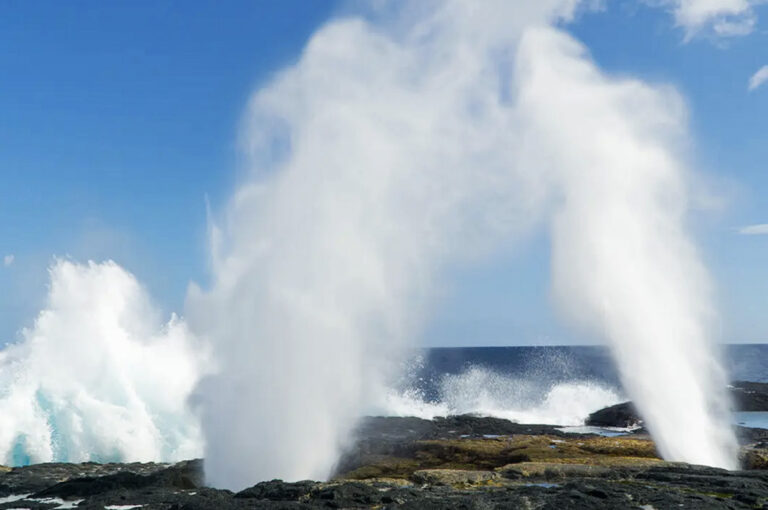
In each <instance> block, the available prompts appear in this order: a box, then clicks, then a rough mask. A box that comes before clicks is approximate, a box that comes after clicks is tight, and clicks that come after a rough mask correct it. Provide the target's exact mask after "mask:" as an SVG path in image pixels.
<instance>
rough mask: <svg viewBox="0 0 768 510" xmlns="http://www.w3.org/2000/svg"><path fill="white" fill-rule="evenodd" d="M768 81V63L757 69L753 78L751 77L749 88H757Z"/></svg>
mask: <svg viewBox="0 0 768 510" xmlns="http://www.w3.org/2000/svg"><path fill="white" fill-rule="evenodd" d="M766 81H768V65H766V66H763V67H761V68H760V69H758V70H757V72H756V73H755V74H753V75H752V78H750V79H749V87H748V88H749V90H750V91H751V90H755V89H756V88H757V87H759V86H760V85H762V84H763V83H765V82H766Z"/></svg>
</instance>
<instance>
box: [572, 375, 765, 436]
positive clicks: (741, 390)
mask: <svg viewBox="0 0 768 510" xmlns="http://www.w3.org/2000/svg"><path fill="white" fill-rule="evenodd" d="M728 391H729V393H730V395H731V401H732V402H733V408H734V410H735V411H764V412H765V411H768V383H759V382H748V381H734V382H733V383H731V385H730V386H729V387H728ZM585 424H586V425H590V426H593V427H621V428H631V427H638V426H642V424H643V419H642V418H641V417H640V414H639V413H638V412H637V409H635V406H634V405H633V404H632V402H623V403H621V404H616V405H613V406H610V407H606V408H604V409H600V410H599V411H595V412H594V413H592V414H590V415H589V417H587V419H586V421H585Z"/></svg>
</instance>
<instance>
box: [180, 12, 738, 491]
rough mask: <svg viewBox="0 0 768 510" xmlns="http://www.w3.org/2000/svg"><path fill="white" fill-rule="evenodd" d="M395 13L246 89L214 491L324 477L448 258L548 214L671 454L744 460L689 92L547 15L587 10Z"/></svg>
mask: <svg viewBox="0 0 768 510" xmlns="http://www.w3.org/2000/svg"><path fill="white" fill-rule="evenodd" d="M377 5H378V4H377ZM389 5H390V6H392V5H394V6H395V7H401V8H402V9H401V11H399V12H398V11H397V9H394V11H395V12H394V13H393V12H388V14H391V16H388V15H383V16H380V17H378V18H376V17H375V16H374V18H376V19H377V21H370V20H366V19H363V18H348V19H342V20H337V21H334V22H331V23H329V24H328V25H326V26H324V27H322V28H321V29H319V30H318V32H317V33H315V34H314V35H313V37H312V38H311V40H310V41H309V43H308V44H307V47H306V49H305V50H304V52H303V54H302V55H301V58H300V59H299V60H298V62H297V63H296V64H295V65H293V66H290V67H288V68H286V69H285V70H283V71H282V72H281V73H279V74H278V75H276V77H275V78H274V79H273V81H271V82H270V83H268V84H267V85H266V86H264V87H263V88H262V89H260V90H259V91H258V92H257V93H256V94H255V95H254V97H253V98H252V100H251V103H250V107H249V112H248V114H247V116H246V119H245V122H244V125H245V128H244V142H245V146H246V148H247V150H248V151H249V152H250V154H251V155H252V160H251V161H252V166H251V170H250V173H249V174H248V176H247V177H246V178H245V180H244V182H243V183H242V184H241V185H240V187H239V188H238V190H237V192H236V193H235V196H234V198H233V199H232V201H231V203H230V205H229V207H228V208H227V210H226V211H225V213H224V214H223V216H222V217H221V218H220V219H219V221H218V222H217V223H216V225H214V227H213V229H212V232H214V234H215V235H214V236H213V240H214V246H213V248H214V249H213V282H212V285H211V287H210V289H209V290H205V291H203V290H200V289H196V288H193V290H192V292H191V294H190V298H189V302H188V303H189V304H188V308H187V315H188V317H189V318H190V321H192V324H193V326H194V329H195V331H197V332H199V333H200V334H201V335H202V336H204V337H205V338H207V339H208V340H210V341H211V343H212V345H213V346H214V348H215V351H216V357H217V363H218V366H219V368H220V372H219V373H218V374H217V375H214V376H212V377H210V378H208V379H206V380H205V381H204V382H203V384H201V385H200V387H199V394H200V397H201V400H200V402H201V410H202V415H203V427H204V430H205V435H206V440H207V445H206V459H207V464H206V469H207V474H208V477H209V481H210V482H211V483H213V484H215V485H220V486H225V487H231V488H239V487H243V486H245V485H247V484H250V483H252V482H253V481H255V480H259V479H268V478H274V477H280V478H285V479H289V480H295V479H300V478H323V477H325V476H327V475H328V474H329V473H330V469H331V467H332V466H333V463H334V461H335V459H336V458H337V456H338V453H339V451H340V448H341V447H342V445H343V442H344V441H345V440H347V439H348V437H349V431H350V430H351V427H352V426H353V424H354V421H355V419H356V418H357V417H358V416H359V415H360V414H361V413H362V412H363V410H364V409H365V405H366V402H369V401H370V398H371V395H372V394H375V392H376V386H377V384H378V381H379V380H381V378H382V375H383V372H386V370H385V369H384V365H385V360H390V359H393V358H394V359H396V358H397V356H398V353H399V351H400V349H401V348H402V347H404V346H407V345H409V344H413V343H415V342H416V341H417V339H418V334H419V330H420V327H421V324H422V323H423V321H424V320H425V318H426V315H427V313H428V311H429V309H430V306H431V298H432V296H433V293H434V288H435V283H436V282H437V281H439V279H440V278H441V277H442V276H444V271H445V268H446V265H447V264H453V263H456V262H458V261H466V260H469V258H471V257H472V256H476V255H478V254H481V253H483V252H487V251H489V250H493V249H497V247H499V246H500V245H503V244H504V243H506V242H508V241H509V240H510V239H513V238H514V237H515V236H516V235H517V234H519V233H520V232H524V231H526V229H529V228H530V227H533V226H537V225H543V224H544V222H545V221H547V220H548V219H549V218H552V235H553V288H554V291H555V294H556V297H557V298H558V301H559V302H560V303H561V305H562V308H563V309H565V310H566V311H567V312H568V313H569V314H570V315H571V316H574V317H576V318H577V319H578V320H579V321H581V322H582V323H585V324H587V325H588V326H589V327H590V328H591V331H592V332H593V333H594V334H596V335H597V336H604V337H605V338H606V339H607V340H609V341H610V343H611V345H612V346H613V351H614V353H615V355H616V358H617V360H618V365H619V367H620V369H621V371H622V379H623V381H624V384H625V385H626V388H627V389H628V391H629V396H630V397H632V398H634V399H635V400H636V401H637V403H638V405H639V406H640V409H641V411H642V412H643V414H644V416H646V419H647V421H648V424H649V427H650V428H651V430H652V431H653V433H654V434H655V436H656V439H657V441H658V442H659V445H660V451H661V452H662V453H663V454H664V455H665V456H666V457H667V458H670V459H672V460H683V461H691V462H701V463H707V464H711V465H716V466H723V467H733V466H734V459H735V456H734V445H735V442H734V440H733V435H732V433H731V432H730V429H729V425H728V422H727V419H726V417H725V414H724V411H725V410H726V408H727V403H726V400H725V398H724V393H723V390H722V387H723V386H724V382H725V380H724V377H723V375H722V373H721V372H720V371H719V369H718V365H717V363H716V361H715V359H714V357H713V355H712V350H711V348H710V346H709V345H708V342H709V341H710V337H709V336H708V334H707V333H708V326H709V323H708V321H707V319H708V314H709V312H710V311H709V297H708V293H709V289H708V288H707V284H706V274H705V271H704V270H703V268H702V267H701V264H700V262H699V260H698V257H697V256H696V253H695V250H694V248H693V247H692V245H691V242H690V240H689V239H688V237H687V235H686V233H685V229H684V215H685V212H686V210H687V209H686V207H687V206H686V182H685V177H686V176H685V168H684V165H683V164H682V163H681V158H680V157H679V155H678V154H677V151H676V141H677V139H678V138H679V137H680V136H681V135H683V134H684V131H685V126H684V108H683V107H682V102H681V101H680V100H679V99H678V98H677V96H676V95H675V94H674V93H673V92H672V91H670V90H667V89H665V88H662V87H652V86H648V85H646V84H643V83H641V82H639V81H635V80H618V79H613V78H610V77H607V76H605V75H604V74H603V73H601V72H600V71H599V70H598V69H597V68H596V66H595V65H594V64H593V63H592V62H591V61H590V59H589V56H588V55H587V54H586V53H585V51H584V50H583V48H582V46H581V45H579V44H578V43H577V42H576V41H575V40H573V39H572V38H571V37H569V36H568V35H566V34H565V33H563V32H562V31H561V30H557V29H554V28H547V27H548V26H550V27H551V26H552V25H553V24H556V23H558V22H561V21H563V20H566V21H567V20H568V19H569V18H570V17H571V16H572V15H573V9H574V8H575V6H576V3H575V2H566V1H563V2H559V1H553V2H536V3H535V5H534V4H520V3H515V2H501V1H499V2H484V3H481V4H478V3H476V2H469V1H458V0H455V1H447V2H425V3H423V4H419V5H418V6H411V7H409V8H406V7H405V5H404V4H401V3H398V2H395V3H393V4H389ZM514 291H515V289H510V292H514ZM395 364H396V363H395ZM691 431H695V432H693V433H692V432H691Z"/></svg>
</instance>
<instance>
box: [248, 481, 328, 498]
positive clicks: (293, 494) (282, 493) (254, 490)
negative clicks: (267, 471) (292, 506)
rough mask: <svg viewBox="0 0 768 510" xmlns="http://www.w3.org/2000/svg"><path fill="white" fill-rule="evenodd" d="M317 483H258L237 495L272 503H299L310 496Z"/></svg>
mask: <svg viewBox="0 0 768 510" xmlns="http://www.w3.org/2000/svg"><path fill="white" fill-rule="evenodd" d="M316 485H317V483H316V482H311V481H303V482H296V483H286V482H284V481H282V480H272V481H270V482H261V483H257V484H256V485H254V486H253V487H249V488H247V489H245V490H242V491H240V492H238V493H237V494H235V497H236V498H249V499H267V500H270V501H298V500H300V499H302V498H305V497H306V496H308V495H309V493H310V492H311V491H312V489H314V488H315V486H316Z"/></svg>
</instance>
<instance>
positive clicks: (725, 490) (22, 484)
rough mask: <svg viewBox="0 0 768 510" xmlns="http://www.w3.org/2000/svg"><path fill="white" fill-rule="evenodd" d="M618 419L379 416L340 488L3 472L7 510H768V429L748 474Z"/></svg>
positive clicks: (367, 428)
mask: <svg viewBox="0 0 768 510" xmlns="http://www.w3.org/2000/svg"><path fill="white" fill-rule="evenodd" d="M733 388H742V389H737V390H734V389H732V391H742V392H744V395H746V396H744V397H743V399H742V401H739V400H736V399H734V400H735V401H736V402H737V403H738V402H741V403H739V404H738V405H739V406H740V407H747V406H749V408H750V409H755V408H757V409H756V410H760V411H768V399H766V400H764V401H763V400H761V399H763V397H764V396H768V385H758V386H754V383H749V386H744V385H740V384H739V383H735V384H734V387H733ZM760 402H764V403H765V404H766V405H765V406H764V407H763V404H760ZM614 408H616V409H614ZM614 408H608V409H604V410H601V411H599V412H598V413H593V415H592V417H590V420H591V421H592V423H597V422H599V423H600V424H601V426H604V427H608V426H611V427H615V426H627V425H628V424H629V422H633V424H634V425H636V426H639V427H638V428H636V429H635V430H632V431H629V432H625V433H622V434H621V435H611V436H604V435H598V434H594V433H574V432H572V431H565V430H564V429H562V428H560V427H555V426H551V425H522V424H516V423H512V422H510V421H507V420H503V419H498V418H484V417H476V416H466V415H465V416H452V417H448V418H437V419H435V420H422V419H418V418H395V417H370V418H366V419H365V420H363V421H362V422H361V423H360V425H359V427H358V428H357V431H356V434H355V437H354V442H353V444H352V446H351V447H350V448H349V449H348V450H347V452H346V453H345V454H344V456H343V457H342V458H341V460H340V461H339V463H338V466H337V469H336V473H335V475H334V476H333V478H332V479H331V480H330V481H326V482H316V481H302V482H296V483H285V482H282V481H279V480H273V481H268V482H262V483H258V484H256V485H254V486H252V487H249V488H247V489H245V490H243V491H240V492H236V493H235V492H231V491H226V490H219V489H213V488H209V487H206V486H205V483H204V479H203V474H202V473H203V464H202V461H200V460H191V461H186V462H181V463H178V464H173V465H169V464H156V463H148V464H139V463H134V464H95V463H85V464H37V465H32V466H26V467H18V468H1V469H0V510H3V509H5V510H7V509H11V508H15V509H22V508H27V509H30V510H42V509H45V510H48V509H54V508H86V509H97V508H98V509H102V508H107V509H115V510H117V509H120V510H128V509H131V508H142V509H146V510H152V509H158V510H160V509H162V510H198V509H199V510H207V509H229V508H231V509H236V508H237V509H239V508H259V509H262V508H263V509H283V510H300V509H304V510H311V509H320V508H337V509H341V508H349V509H404V510H411V509H412V510H415V509H427V510H429V509H456V510H459V509H477V510H481V509H482V510H485V509H517V508H529V509H534V508H535V509H557V510H567V509H582V508H604V509H614V508H615V509H625V508H638V509H644V510H649V509H658V510H661V509H672V508H675V509H679V508H695V509H709V508H711V509H742V508H745V509H746V508H762V509H768V430H766V429H757V428H745V427H737V432H738V436H739V439H740V442H741V452H740V460H741V463H742V467H743V468H742V470H739V471H731V472H729V471H725V470H721V469H715V468H709V467H703V466H693V465H687V464H681V463H670V462H665V461H663V460H661V459H660V458H659V456H658V454H657V452H656V449H655V447H654V444H653V441H652V439H651V438H650V437H649V435H648V434H647V433H646V432H645V431H644V429H643V428H642V422H641V421H639V420H641V418H640V417H639V416H637V414H636V413H634V410H633V408H632V406H631V404H630V403H625V404H620V405H619V406H618V407H617V406H614ZM632 413H634V414H632Z"/></svg>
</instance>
